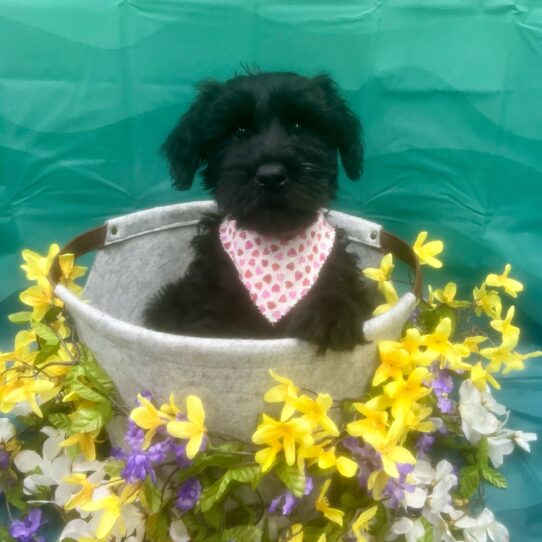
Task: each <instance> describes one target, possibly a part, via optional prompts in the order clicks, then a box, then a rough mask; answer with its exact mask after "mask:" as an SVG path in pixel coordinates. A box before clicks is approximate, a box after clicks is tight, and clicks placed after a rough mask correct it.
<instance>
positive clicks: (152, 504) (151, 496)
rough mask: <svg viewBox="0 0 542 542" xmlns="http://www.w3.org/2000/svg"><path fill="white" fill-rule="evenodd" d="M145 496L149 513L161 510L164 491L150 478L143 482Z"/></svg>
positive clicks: (145, 504)
mask: <svg viewBox="0 0 542 542" xmlns="http://www.w3.org/2000/svg"><path fill="white" fill-rule="evenodd" d="M143 498H144V499H145V503H144V506H145V509H146V511H147V512H148V513H149V514H156V512H158V511H159V510H160V505H161V504H162V493H161V492H160V490H159V489H158V486H156V485H155V484H154V483H153V481H152V480H150V479H149V478H147V479H146V480H145V482H143Z"/></svg>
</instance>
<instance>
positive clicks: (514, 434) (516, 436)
mask: <svg viewBox="0 0 542 542" xmlns="http://www.w3.org/2000/svg"><path fill="white" fill-rule="evenodd" d="M509 431H510V433H511V438H512V440H513V441H514V444H515V445H516V446H519V447H520V448H522V449H523V450H525V451H526V452H528V453H531V447H530V446H529V442H533V441H535V440H537V439H538V437H537V435H536V433H524V432H523V431H514V430H512V429H509Z"/></svg>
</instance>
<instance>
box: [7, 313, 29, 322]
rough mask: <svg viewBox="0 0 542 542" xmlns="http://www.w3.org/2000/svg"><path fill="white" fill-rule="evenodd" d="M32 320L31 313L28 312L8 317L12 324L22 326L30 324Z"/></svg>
mask: <svg viewBox="0 0 542 542" xmlns="http://www.w3.org/2000/svg"><path fill="white" fill-rule="evenodd" d="M31 319H32V313H31V312H29V311H22V312H15V313H13V314H10V315H9V316H8V320H9V321H10V322H13V323H14V324H24V323H26V322H30V320H31Z"/></svg>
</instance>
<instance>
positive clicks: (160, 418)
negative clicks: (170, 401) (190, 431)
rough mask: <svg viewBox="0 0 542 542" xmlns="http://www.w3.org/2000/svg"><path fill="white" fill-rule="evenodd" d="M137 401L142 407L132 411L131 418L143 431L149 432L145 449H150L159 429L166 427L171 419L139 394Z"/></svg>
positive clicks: (146, 436)
mask: <svg viewBox="0 0 542 542" xmlns="http://www.w3.org/2000/svg"><path fill="white" fill-rule="evenodd" d="M137 399H138V401H139V404H140V405H141V406H138V407H136V408H134V409H133V410H132V412H131V413H130V418H131V419H132V420H134V422H135V423H136V424H137V425H138V426H139V427H141V429H145V430H146V431H147V433H146V434H145V439H144V441H143V449H146V448H148V447H149V445H150V443H151V440H152V438H153V437H154V434H155V433H156V431H157V430H158V428H159V427H162V426H164V425H166V424H167V423H168V422H169V421H170V418H169V416H168V415H167V414H164V413H163V412H161V411H159V410H158V409H157V408H156V407H155V406H154V405H153V404H152V403H151V402H150V401H149V400H148V399H146V398H145V397H143V396H142V395H139V394H138V396H137Z"/></svg>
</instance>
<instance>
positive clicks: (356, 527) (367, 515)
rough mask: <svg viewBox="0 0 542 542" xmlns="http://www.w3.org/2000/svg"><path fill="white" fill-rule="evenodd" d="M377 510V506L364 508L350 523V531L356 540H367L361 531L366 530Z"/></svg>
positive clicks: (363, 541) (358, 541) (364, 541)
mask: <svg viewBox="0 0 542 542" xmlns="http://www.w3.org/2000/svg"><path fill="white" fill-rule="evenodd" d="M377 510H378V506H372V507H371V508H368V509H367V510H364V511H363V512H362V513H361V514H360V515H359V516H358V517H357V518H356V521H354V523H352V532H353V533H354V536H355V537H356V542H367V538H366V537H365V536H364V533H362V532H361V531H367V529H369V527H370V526H371V524H372V523H373V520H374V517H375V515H376V512H377Z"/></svg>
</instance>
